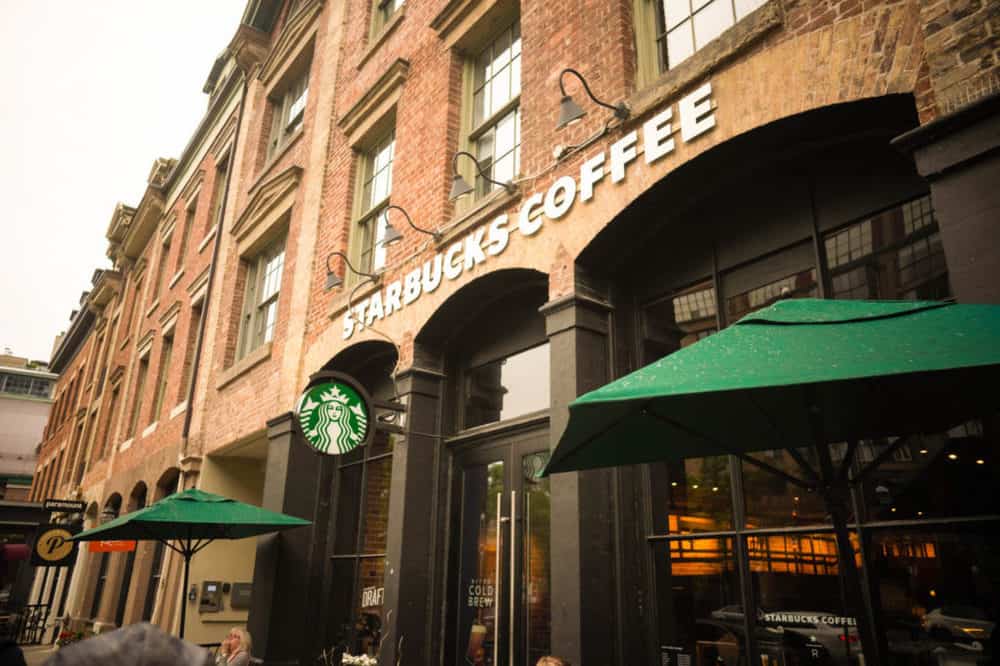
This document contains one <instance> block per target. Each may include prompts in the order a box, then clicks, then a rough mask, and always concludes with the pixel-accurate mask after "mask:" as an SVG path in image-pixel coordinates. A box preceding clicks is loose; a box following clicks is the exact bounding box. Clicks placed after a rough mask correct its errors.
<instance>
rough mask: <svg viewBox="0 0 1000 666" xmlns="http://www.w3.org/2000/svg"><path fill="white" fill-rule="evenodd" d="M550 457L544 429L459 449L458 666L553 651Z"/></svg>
mask: <svg viewBox="0 0 1000 666" xmlns="http://www.w3.org/2000/svg"><path fill="white" fill-rule="evenodd" d="M548 455H549V433H548V428H547V427H544V426H538V425H536V426H534V427H533V428H530V429H528V430H527V431H522V432H520V433H519V434H516V435H510V434H507V435H504V436H502V437H501V438H496V439H491V440H487V441H482V440H479V441H475V442H462V443H461V445H460V446H459V448H458V449H456V456H455V462H456V465H455V471H456V474H455V476H454V483H453V487H452V493H453V498H454V500H453V507H454V509H453V513H454V516H453V520H452V526H453V527H452V534H453V543H452V546H451V552H452V553H454V554H455V558H456V559H455V562H456V563H457V566H455V567H453V568H451V570H452V571H453V572H454V573H453V577H454V579H455V580H454V581H453V582H452V583H451V584H450V585H449V587H450V588H451V589H452V590H453V595H452V600H453V601H452V603H453V611H452V617H454V618H455V621H453V622H449V623H448V626H449V627H453V629H452V631H455V632H457V633H456V635H455V637H454V638H453V639H452V641H451V642H452V644H453V645H454V646H455V653H454V660H453V661H452V663H454V664H471V665H474V666H486V665H489V666H501V665H502V666H514V665H517V666H524V665H529V664H534V663H535V662H536V661H537V660H538V658H539V657H541V656H543V655H545V654H548V652H549V645H550V641H549V627H550V624H549V618H550V593H549V589H550V588H549V571H550V564H551V561H550V546H549V516H550V513H549V481H548V479H542V478H540V476H539V475H540V473H541V471H542V469H543V468H544V467H545V463H546V462H547V461H548Z"/></svg>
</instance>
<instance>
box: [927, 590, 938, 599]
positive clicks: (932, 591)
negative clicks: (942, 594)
mask: <svg viewBox="0 0 1000 666" xmlns="http://www.w3.org/2000/svg"><path fill="white" fill-rule="evenodd" d="M928 594H930V595H931V596H932V597H936V596H937V590H931V591H930V592H929V593H928Z"/></svg>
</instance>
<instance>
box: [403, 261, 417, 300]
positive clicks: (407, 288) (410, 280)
mask: <svg viewBox="0 0 1000 666" xmlns="http://www.w3.org/2000/svg"><path fill="white" fill-rule="evenodd" d="M419 297H420V269H419V268H417V269H414V270H412V271H410V272H409V273H407V274H406V278H405V279H404V280H403V305H409V304H410V303H412V302H413V301H415V300H417V299H418V298H419Z"/></svg>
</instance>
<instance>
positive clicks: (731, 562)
mask: <svg viewBox="0 0 1000 666" xmlns="http://www.w3.org/2000/svg"><path fill="white" fill-rule="evenodd" d="M733 546H734V542H733V540H732V539H716V538H705V539H678V540H671V541H659V542H656V543H655V544H654V546H653V558H654V572H655V575H656V590H657V597H658V599H659V605H658V620H659V625H660V646H659V650H660V662H661V664H665V665H666V664H669V665H670V666H680V665H683V664H695V666H716V665H717V664H719V663H723V662H724V663H726V664H737V663H740V661H741V659H742V657H741V655H742V654H743V635H744V631H743V609H742V607H741V606H740V605H739V594H740V592H739V585H738V582H737V580H738V579H737V576H736V559H735V558H736V555H735V552H734V550H733ZM720 660H721V662H720ZM744 663H745V661H744Z"/></svg>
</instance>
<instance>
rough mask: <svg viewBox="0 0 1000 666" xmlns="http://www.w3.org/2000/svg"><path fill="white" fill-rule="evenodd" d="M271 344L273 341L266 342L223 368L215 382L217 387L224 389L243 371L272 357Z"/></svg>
mask: <svg viewBox="0 0 1000 666" xmlns="http://www.w3.org/2000/svg"><path fill="white" fill-rule="evenodd" d="M271 346H272V343H270V342H268V343H265V344H263V345H261V346H260V347H258V348H257V349H255V350H253V351H252V352H250V353H249V354H247V355H246V356H244V357H243V358H241V359H240V360H239V361H237V362H236V363H234V364H233V365H231V366H230V367H229V368H227V369H226V370H223V371H222V372H221V373H219V379H218V381H217V382H216V384H215V388H216V389H218V390H222V388H224V387H225V386H226V385H227V384H230V383H231V382H232V381H233V380H235V379H236V378H237V377H239V376H240V375H242V374H243V373H245V372H247V371H249V370H250V369H251V368H253V367H254V366H256V365H258V364H260V363H263V362H264V361H266V360H267V359H269V358H271Z"/></svg>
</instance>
